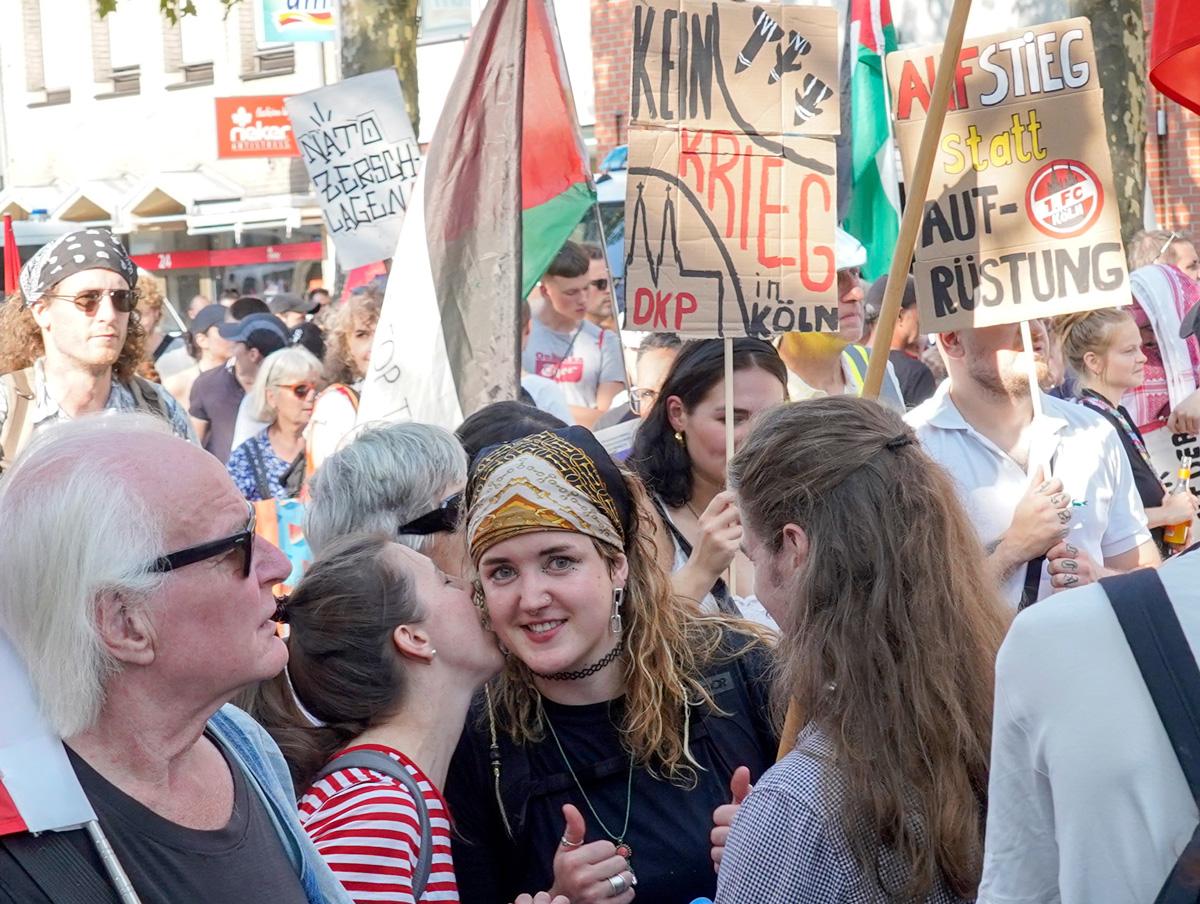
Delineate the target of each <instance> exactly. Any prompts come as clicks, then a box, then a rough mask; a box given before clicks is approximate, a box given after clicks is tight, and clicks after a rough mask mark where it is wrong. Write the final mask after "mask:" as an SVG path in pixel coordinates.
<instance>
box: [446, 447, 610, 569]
mask: <svg viewBox="0 0 1200 904" xmlns="http://www.w3.org/2000/svg"><path fill="white" fill-rule="evenodd" d="M466 502H467V509H468V514H467V540H468V542H469V544H470V547H471V559H472V561H473V562H474V563H475V564H476V565H478V564H479V560H480V558H481V557H482V556H483V554H484V553H485V552H487V550H488V549H490V548H491V547H493V546H495V545H496V544H497V543H500V542H502V541H504V540H507V539H509V538H510V537H515V536H518V535H520V534H527V533H534V532H537V531H548V530H561V531H570V532H572V533H577V534H585V535H587V536H589V537H594V538H595V539H597V540H600V541H602V542H604V543H608V544H609V545H611V546H615V547H616V548H617V549H623V548H624V547H625V540H626V538H627V537H628V536H629V532H630V530H631V529H632V520H633V503H632V500H631V499H630V497H629V491H628V489H627V488H626V486H625V481H624V479H623V478H622V476H621V472H620V470H619V469H618V468H617V466H616V465H615V464H614V463H613V460H612V458H611V457H610V456H609V454H608V453H607V452H606V451H605V450H604V447H603V446H601V445H600V443H599V442H598V441H597V440H596V438H595V437H594V436H592V434H591V432H590V431H588V430H586V429H584V428H583V427H567V428H564V429H562V430H553V431H546V432H545V433H537V434H534V435H533V436H527V437H525V438H524V439H519V440H517V441H516V442H512V443H506V444H504V445H501V446H492V447H490V448H488V449H484V450H483V451H482V452H481V453H480V454H479V458H478V459H477V460H476V463H475V467H474V470H473V471H472V473H471V479H470V481H469V482H468V483H467V496H466Z"/></svg>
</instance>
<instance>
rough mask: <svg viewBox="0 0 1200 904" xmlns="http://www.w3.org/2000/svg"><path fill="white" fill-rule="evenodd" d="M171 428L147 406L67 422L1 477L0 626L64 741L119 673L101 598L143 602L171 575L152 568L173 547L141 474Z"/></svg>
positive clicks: (83, 725)
mask: <svg viewBox="0 0 1200 904" xmlns="http://www.w3.org/2000/svg"><path fill="white" fill-rule="evenodd" d="M169 433H170V428H169V427H168V426H167V424H166V422H165V421H163V420H162V419H160V418H155V417H151V416H149V415H144V414H104V415H91V416H88V417H84V418H80V419H79V420H77V421H68V422H65V423H63V424H59V425H55V426H51V427H48V428H45V429H43V430H41V431H39V432H38V433H37V434H36V435H35V436H34V437H33V439H32V441H31V442H30V443H29V445H28V446H27V447H26V449H25V450H24V451H23V452H22V454H21V455H20V456H19V457H18V458H17V460H16V462H15V463H14V464H13V466H12V467H11V468H10V469H9V470H8V471H7V472H5V474H4V476H3V478H0V575H2V576H3V577H2V578H0V630H2V631H3V632H4V633H5V634H6V635H7V636H8V637H9V639H10V640H11V641H12V642H13V644H14V646H15V647H16V649H17V652H18V653H19V654H20V655H21V657H22V658H23V659H24V661H25V664H26V666H27V668H28V670H29V676H30V679H31V681H32V683H33V687H34V690H35V692H36V693H37V696H38V702H39V705H40V707H41V709H42V712H43V713H44V714H45V716H46V718H47V719H48V721H49V722H50V724H51V726H52V727H53V728H54V729H55V730H56V731H57V732H58V733H59V734H60V735H61V736H62V737H64V738H66V737H71V736H72V735H75V734H78V733H79V732H81V731H84V730H86V729H87V728H89V727H91V726H92V725H93V724H94V723H95V721H96V719H97V717H98V716H99V714H100V708H101V705H102V704H103V702H104V690H105V684H106V681H107V679H108V677H109V676H110V675H111V674H112V673H113V672H114V671H116V669H117V663H116V662H115V661H114V660H113V658H112V657H111V656H110V655H109V654H108V652H107V651H106V650H105V649H104V646H103V643H102V642H101V639H100V636H99V632H98V630H97V624H96V603H97V601H98V600H99V599H101V598H102V597H103V596H104V595H107V594H116V595H120V597H121V598H122V601H123V602H124V603H125V605H127V606H136V605H139V604H140V603H142V602H143V601H144V600H145V598H146V597H147V596H148V595H149V594H150V593H152V592H153V591H154V590H155V589H157V588H158V586H159V585H160V583H161V580H162V576H161V575H156V574H151V573H149V572H148V570H147V568H148V566H149V565H150V564H151V563H152V562H153V561H154V560H155V559H156V558H158V557H159V556H161V555H162V554H163V552H164V550H163V525H162V522H161V521H160V520H159V518H158V517H157V516H156V514H155V513H154V512H152V511H151V510H150V509H149V507H148V506H147V505H146V502H145V501H144V500H143V499H142V498H141V497H140V496H139V495H138V494H137V493H136V492H135V491H134V489H133V480H132V477H133V475H134V474H135V473H136V469H137V467H138V450H139V448H140V447H141V446H142V444H143V442H144V440H145V439H146V438H147V436H149V435H153V434H159V435H162V434H169ZM0 697H2V694H0Z"/></svg>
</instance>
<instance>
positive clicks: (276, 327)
mask: <svg viewBox="0 0 1200 904" xmlns="http://www.w3.org/2000/svg"><path fill="white" fill-rule="evenodd" d="M220 333H221V337H222V338H224V339H230V340H232V341H233V342H245V341H246V340H248V339H249V338H250V337H251V336H252V335H253V334H254V333H268V334H270V335H273V336H275V337H277V338H278V339H279V340H280V341H282V342H283V343H284V345H286V344H287V341H288V329H287V327H286V326H284V325H283V321H282V320H280V319H279V318H278V317H276V316H275V315H274V314H251V315H250V316H249V317H247V318H245V319H244V320H232V321H230V322H229V323H222V324H221V328H220Z"/></svg>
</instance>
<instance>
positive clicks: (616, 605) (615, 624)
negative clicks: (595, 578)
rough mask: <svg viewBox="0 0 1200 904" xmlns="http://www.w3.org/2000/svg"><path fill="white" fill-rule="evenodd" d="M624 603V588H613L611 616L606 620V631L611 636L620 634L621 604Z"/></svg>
mask: <svg viewBox="0 0 1200 904" xmlns="http://www.w3.org/2000/svg"><path fill="white" fill-rule="evenodd" d="M624 602H625V588H624V587H614V588H613V607H612V615H610V616H609V618H608V630H610V631H612V633H613V634H620V633H621V604H622V603H624Z"/></svg>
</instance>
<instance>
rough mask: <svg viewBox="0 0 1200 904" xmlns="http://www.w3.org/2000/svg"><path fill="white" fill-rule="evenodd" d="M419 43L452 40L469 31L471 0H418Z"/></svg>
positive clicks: (464, 35)
mask: <svg viewBox="0 0 1200 904" xmlns="http://www.w3.org/2000/svg"><path fill="white" fill-rule="evenodd" d="M420 3H421V22H420V31H419V33H418V37H417V40H418V41H420V42H421V43H434V42H437V41H453V40H457V39H459V38H465V37H466V36H467V35H469V34H470V33H471V0H420Z"/></svg>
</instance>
